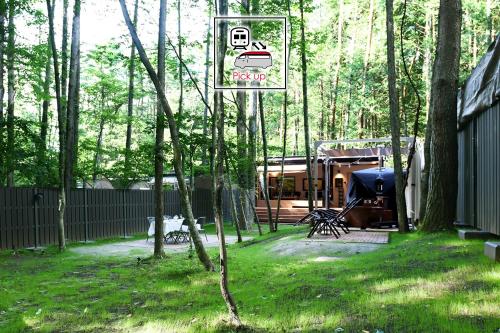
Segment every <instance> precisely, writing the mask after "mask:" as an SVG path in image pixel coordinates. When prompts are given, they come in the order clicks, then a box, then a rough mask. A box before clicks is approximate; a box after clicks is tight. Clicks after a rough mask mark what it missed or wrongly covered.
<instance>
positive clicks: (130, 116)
mask: <svg viewBox="0 0 500 333" xmlns="http://www.w3.org/2000/svg"><path fill="white" fill-rule="evenodd" d="M138 7H139V0H135V2H134V22H133V24H134V27H136V29H137V15H138V11H139V10H138V9H139V8H138ZM130 44H131V45H130V63H129V67H128V99H127V101H128V103H127V136H126V139H125V164H124V175H125V179H124V181H125V182H128V176H129V172H130V155H131V147H132V119H133V116H134V90H135V87H134V75H135V47H134V42H133V41H132V42H130Z"/></svg>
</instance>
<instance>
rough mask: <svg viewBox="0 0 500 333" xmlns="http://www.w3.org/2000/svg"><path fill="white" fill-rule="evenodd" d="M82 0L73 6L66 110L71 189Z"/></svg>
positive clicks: (67, 175)
mask: <svg viewBox="0 0 500 333" xmlns="http://www.w3.org/2000/svg"><path fill="white" fill-rule="evenodd" d="M79 58H80V0H75V5H74V6H73V27H72V30H71V55H70V64H69V89H68V104H67V111H66V158H65V163H66V165H65V167H64V182H65V184H64V186H65V187H66V190H69V189H70V188H71V187H72V186H73V164H74V158H75V155H74V150H73V147H74V142H75V136H74V135H75V131H77V130H78V129H75V118H76V107H77V96H78V91H79V89H80V87H79V86H78V65H79V62H80V59H79Z"/></svg>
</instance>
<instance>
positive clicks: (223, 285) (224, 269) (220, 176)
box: [214, 0, 241, 327]
mask: <svg viewBox="0 0 500 333" xmlns="http://www.w3.org/2000/svg"><path fill="white" fill-rule="evenodd" d="M227 10H228V8H227V0H219V15H227ZM217 30H218V33H217V38H218V41H219V43H218V44H219V50H217V52H218V56H217V61H218V63H217V74H216V80H217V83H218V84H219V85H222V84H223V81H224V57H225V54H226V45H227V22H224V21H222V22H220V23H219V25H218V27H217ZM222 94H223V92H222V91H220V90H219V91H216V92H215V95H214V114H215V119H216V121H217V162H216V175H217V187H216V191H215V200H214V204H215V212H216V215H215V223H216V224H217V233H218V235H219V256H220V289H221V293H222V298H224V301H225V302H226V305H227V308H228V310H229V315H230V317H231V322H232V323H233V324H234V325H235V326H237V327H239V326H241V321H240V318H239V316H238V309H237V307H236V303H235V301H234V299H233V297H232V295H231V293H230V292H229V286H228V265H227V253H226V240H225V237H224V218H223V216H222V191H223V189H224V100H223V95H222Z"/></svg>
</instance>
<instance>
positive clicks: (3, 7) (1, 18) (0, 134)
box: [0, 0, 7, 187]
mask: <svg viewBox="0 0 500 333" xmlns="http://www.w3.org/2000/svg"><path fill="white" fill-rule="evenodd" d="M6 16H7V3H6V2H5V0H0V101H1V103H0V149H1V150H2V151H5V146H4V128H5V126H4V125H5V116H4V109H3V97H4V94H5V89H4V71H3V67H4V51H5V18H6ZM5 162H6V161H5V155H4V154H0V187H3V186H4V185H5V176H6V175H5Z"/></svg>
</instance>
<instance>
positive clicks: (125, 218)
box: [122, 190, 130, 238]
mask: <svg viewBox="0 0 500 333" xmlns="http://www.w3.org/2000/svg"><path fill="white" fill-rule="evenodd" d="M125 191H126V190H123V192H122V199H123V238H130V236H129V235H128V234H127V217H128V216H127V202H126V195H125Z"/></svg>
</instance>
